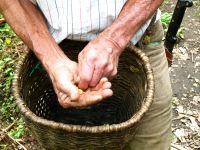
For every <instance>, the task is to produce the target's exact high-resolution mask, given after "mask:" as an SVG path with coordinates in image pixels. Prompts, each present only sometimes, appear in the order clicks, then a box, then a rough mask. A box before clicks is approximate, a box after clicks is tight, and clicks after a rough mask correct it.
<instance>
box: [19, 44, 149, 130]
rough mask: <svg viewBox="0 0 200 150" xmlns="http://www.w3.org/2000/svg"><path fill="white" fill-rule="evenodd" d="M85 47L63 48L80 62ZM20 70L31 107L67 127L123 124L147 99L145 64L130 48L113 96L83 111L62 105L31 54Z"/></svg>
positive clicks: (122, 60) (22, 90) (23, 92)
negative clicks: (79, 54)
mask: <svg viewBox="0 0 200 150" xmlns="http://www.w3.org/2000/svg"><path fill="white" fill-rule="evenodd" d="M86 44H87V42H76V41H63V42H62V43H61V44H60V46H61V48H62V49H63V50H64V51H65V53H66V54H67V56H68V57H69V58H70V59H72V60H74V61H77V56H78V53H79V52H80V51H81V50H82V49H83V48H84V46H85V45H86ZM20 70H21V71H20V73H19V76H20V78H19V81H18V82H19V83H20V84H19V86H20V87H19V89H20V96H21V97H22V99H23V101H24V102H25V104H26V105H27V106H28V108H29V109H30V110H31V111H32V112H33V113H34V114H36V115H37V116H39V117H42V118H44V119H48V120H53V121H56V122H62V123H65V124H73V125H87V126H98V125H104V124H118V123H121V122H124V121H126V120H128V119H130V118H131V117H132V116H133V115H134V114H135V113H136V112H137V111H138V110H140V108H141V106H142V104H143V101H144V98H145V96H146V90H147V88H146V84H147V82H146V74H145V72H144V69H143V65H142V64H141V62H140V60H139V59H138V58H137V57H136V56H135V55H134V53H133V52H130V51H129V50H128V49H126V50H125V51H124V52H123V53H122V55H121V56H120V60H119V65H118V74H117V76H116V77H115V79H113V81H112V90H113V92H114V95H113V96H112V97H109V98H107V99H105V100H103V101H102V102H100V103H98V104H95V105H92V106H88V107H84V108H81V109H80V108H68V109H64V108H62V107H61V106H60V105H59V103H58V101H57V96H56V94H55V93H54V90H53V87H52V84H51V81H50V79H49V77H48V75H47V73H46V71H45V70H44V69H43V67H42V65H41V64H40V62H39V61H38V59H37V58H36V57H35V55H34V54H33V53H32V52H30V53H29V54H28V55H27V56H26V58H25V60H24V62H23V65H22V66H21V69H20Z"/></svg>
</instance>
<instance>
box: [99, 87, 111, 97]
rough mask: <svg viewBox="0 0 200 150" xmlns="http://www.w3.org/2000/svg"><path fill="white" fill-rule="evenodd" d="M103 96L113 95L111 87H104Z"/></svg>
mask: <svg viewBox="0 0 200 150" xmlns="http://www.w3.org/2000/svg"><path fill="white" fill-rule="evenodd" d="M101 95H102V97H103V98H107V97H110V96H112V95H113V91H112V90H111V89H104V90H102V92H101Z"/></svg>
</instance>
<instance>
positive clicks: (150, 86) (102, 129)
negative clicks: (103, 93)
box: [12, 43, 154, 134]
mask: <svg viewBox="0 0 200 150" xmlns="http://www.w3.org/2000/svg"><path fill="white" fill-rule="evenodd" d="M127 48H129V49H130V51H131V52H133V53H134V54H135V55H136V57H138V58H139V59H140V61H141V62H142V65H143V67H144V71H145V73H146V77H147V94H146V97H145V98H144V99H145V100H144V101H143V105H142V107H141V108H140V110H139V111H138V112H137V113H136V114H134V115H133V116H132V117H131V118H130V119H129V120H127V121H125V122H121V123H119V124H112V125H108V124H106V125H100V126H86V125H71V124H64V123H59V122H55V121H53V120H47V119H44V118H42V117H39V116H36V115H35V114H34V113H33V112H32V111H31V110H30V109H29V108H28V107H27V106H26V104H25V103H24V102H23V100H22V97H21V96H20V94H19V85H20V83H19V82H18V81H19V80H18V79H19V74H20V72H21V71H22V69H21V68H22V67H21V66H22V65H23V63H24V61H25V59H26V57H28V55H29V53H30V52H31V50H30V49H29V48H28V47H26V49H27V50H26V51H25V53H24V55H23V56H22V59H21V60H19V62H18V64H17V66H16V69H15V72H14V78H13V84H12V92H13V96H14V98H15V100H16V104H17V106H18V107H19V110H20V112H21V114H22V116H23V115H24V116H25V117H27V118H29V119H31V120H32V121H33V122H35V123H38V124H41V125H44V126H47V127H51V128H54V129H62V130H64V131H68V132H82V133H98V134H99V133H110V132H116V131H120V130H124V129H126V128H128V127H131V126H133V125H134V124H135V123H137V122H138V121H139V120H140V119H141V118H142V116H143V115H144V113H145V112H146V111H147V110H148V108H149V107H150V105H151V103H152V101H153V95H154V77H153V72H152V69H151V66H150V63H149V59H148V57H147V56H146V55H145V53H144V52H142V50H140V49H139V48H136V47H135V46H134V45H133V44H130V43H129V44H128V46H127Z"/></svg>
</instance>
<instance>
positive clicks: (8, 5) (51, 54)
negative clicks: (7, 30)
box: [0, 0, 65, 70]
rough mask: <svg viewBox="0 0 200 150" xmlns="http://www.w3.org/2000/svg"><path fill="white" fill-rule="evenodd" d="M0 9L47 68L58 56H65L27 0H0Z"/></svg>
mask: <svg viewBox="0 0 200 150" xmlns="http://www.w3.org/2000/svg"><path fill="white" fill-rule="evenodd" d="M0 10H1V12H2V13H3V15H4V17H5V18H6V21H7V22H8V23H9V24H10V25H11V27H12V28H13V30H14V31H15V32H16V34H17V35H18V36H19V37H20V38H21V39H22V40H23V41H24V43H25V44H26V45H28V47H29V48H31V49H32V50H33V51H34V53H35V54H36V56H37V57H38V58H39V59H40V60H41V62H42V63H43V65H44V66H45V68H46V69H47V70H49V68H50V66H51V64H54V63H55V62H56V61H57V60H59V58H63V57H65V55H64V53H63V52H62V51H61V50H60V48H59V46H58V45H57V43H56V42H55V40H54V39H53V37H52V36H51V35H50V33H49V31H48V28H47V25H46V22H45V20H44V18H43V16H42V14H41V13H40V11H39V10H38V9H37V8H36V7H35V6H34V5H33V4H32V3H31V2H29V0H0Z"/></svg>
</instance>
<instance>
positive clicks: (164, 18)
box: [161, 12, 185, 40]
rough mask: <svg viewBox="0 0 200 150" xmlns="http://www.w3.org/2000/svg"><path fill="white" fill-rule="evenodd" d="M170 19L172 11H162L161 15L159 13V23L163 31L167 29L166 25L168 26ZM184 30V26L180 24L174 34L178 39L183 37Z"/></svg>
mask: <svg viewBox="0 0 200 150" xmlns="http://www.w3.org/2000/svg"><path fill="white" fill-rule="evenodd" d="M171 19H172V13H168V12H164V13H162V15H161V23H162V25H163V28H164V32H165V33H166V32H167V30H168V27H169V24H170V22H171ZM184 31H185V28H184V27H183V26H181V27H180V28H179V29H178V32H177V34H176V36H177V39H178V40H180V39H184Z"/></svg>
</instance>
